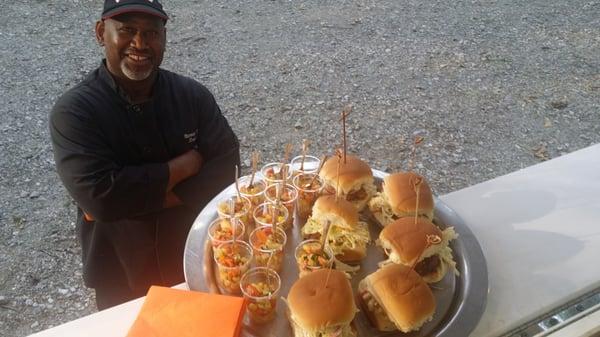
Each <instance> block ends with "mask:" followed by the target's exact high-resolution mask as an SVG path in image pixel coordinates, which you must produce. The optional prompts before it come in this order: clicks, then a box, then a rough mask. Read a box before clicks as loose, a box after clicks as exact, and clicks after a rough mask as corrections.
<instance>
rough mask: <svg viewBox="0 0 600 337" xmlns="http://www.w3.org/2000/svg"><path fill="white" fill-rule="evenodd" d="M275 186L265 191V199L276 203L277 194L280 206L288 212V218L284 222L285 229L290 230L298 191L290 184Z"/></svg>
mask: <svg viewBox="0 0 600 337" xmlns="http://www.w3.org/2000/svg"><path fill="white" fill-rule="evenodd" d="M282 186H283V185H282V184H275V185H271V186H269V187H267V189H266V190H265V198H266V199H267V201H268V202H271V203H276V202H277V194H278V193H279V195H280V196H281V199H280V201H281V204H282V205H283V206H285V208H287V210H288V218H287V219H286V221H285V228H291V227H292V225H293V224H294V212H295V209H296V199H297V198H298V191H297V190H296V188H295V187H294V185H291V184H285V186H283V187H282Z"/></svg>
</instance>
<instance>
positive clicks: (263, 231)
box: [248, 226, 287, 272]
mask: <svg viewBox="0 0 600 337" xmlns="http://www.w3.org/2000/svg"><path fill="white" fill-rule="evenodd" d="M248 242H249V243H250V246H252V254H253V255H254V264H255V265H256V266H258V267H267V268H271V269H273V270H275V271H276V272H280V271H281V267H282V266H283V258H284V254H283V253H284V249H285V244H286V243H287V235H286V234H285V232H284V231H283V229H281V227H277V228H276V229H275V230H273V227H271V226H264V227H258V228H256V229H255V230H253V231H252V233H250V237H249V238H248Z"/></svg>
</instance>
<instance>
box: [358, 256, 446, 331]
mask: <svg viewBox="0 0 600 337" xmlns="http://www.w3.org/2000/svg"><path fill="white" fill-rule="evenodd" d="M358 290H359V293H360V299H361V306H362V307H363V309H364V310H365V311H366V312H367V316H368V317H369V319H370V320H371V322H372V323H373V325H374V326H375V327H376V328H377V329H379V330H382V331H390V330H393V329H394V326H395V328H397V329H399V330H400V331H402V332H404V333H408V332H411V331H415V330H419V329H420V328H421V327H422V326H423V324H424V323H426V322H428V321H430V320H431V318H432V317H433V314H434V312H435V307H436V304H435V297H434V296H433V293H432V292H431V289H429V286H427V284H426V283H425V281H423V279H422V278H421V277H420V276H419V274H417V273H416V272H415V271H414V270H412V269H410V268H409V267H406V266H401V265H397V264H388V265H386V266H384V267H383V268H381V269H379V270H377V271H376V272H374V273H372V274H370V275H369V276H367V277H365V278H364V279H363V280H362V281H360V283H359V286H358ZM373 301H375V302H373ZM369 302H371V303H369ZM379 308H380V309H379ZM378 309H379V310H378ZM390 322H391V323H393V325H391V324H390Z"/></svg>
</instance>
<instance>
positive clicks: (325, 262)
mask: <svg viewBox="0 0 600 337" xmlns="http://www.w3.org/2000/svg"><path fill="white" fill-rule="evenodd" d="M294 257H295V258H296V263H297V264H298V272H299V273H300V277H303V276H304V275H306V274H308V273H310V272H313V271H315V270H319V269H324V268H333V258H334V256H333V252H332V251H331V249H330V248H329V247H327V246H325V247H322V246H321V242H320V241H319V240H314V239H309V240H304V241H302V242H300V244H298V246H297V247H296V251H295V254H294Z"/></svg>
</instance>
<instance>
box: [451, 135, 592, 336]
mask: <svg viewBox="0 0 600 337" xmlns="http://www.w3.org/2000/svg"><path fill="white" fill-rule="evenodd" d="M441 199H442V200H443V201H444V202H445V203H447V204H448V205H449V206H450V207H451V208H452V209H454V210H455V211H456V212H457V213H458V214H459V215H460V216H461V217H462V219H463V220H464V221H465V223H466V224H467V225H468V226H469V227H470V228H471V230H472V231H473V233H474V234H475V237H477V240H478V241H479V244H480V245H481V247H482V249H483V253H484V255H485V258H486V261H487V266H488V279H489V294H488V302H487V306H486V310H485V313H484V315H483V317H482V319H481V320H480V323H479V325H478V326H477V328H476V330H475V331H474V332H473V334H472V336H477V337H479V336H498V335H500V334H502V333H506V332H508V331H509V330H511V329H512V328H516V327H518V326H519V325H521V324H523V323H525V322H527V321H529V320H532V319H534V318H536V317H537V316H538V315H541V314H544V313H546V312H548V311H550V310H551V309H554V308H556V307H557V306H559V305H562V304H564V303H565V302H567V301H568V300H571V299H573V298H575V297H577V296H579V295H582V294H583V293H585V292H587V291H591V290H593V289H594V288H598V287H600V268H598V267H597V265H598V262H597V261H598V257H600V145H594V146H592V147H588V148H586V149H583V150H580V151H577V152H574V153H571V154H568V155H565V156H562V157H559V158H556V159H554V160H551V161H547V162H544V163H541V164H538V165H535V166H531V167H528V168H526V169H523V170H520V171H517V172H514V173H511V174H508V175H505V176H502V177H499V178H496V179H492V180H489V181H486V182H484V183H481V184H478V185H474V186H472V187H468V188H465V189H463V190H460V191H457V192H453V193H450V194H447V195H445V196H443V197H441Z"/></svg>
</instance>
